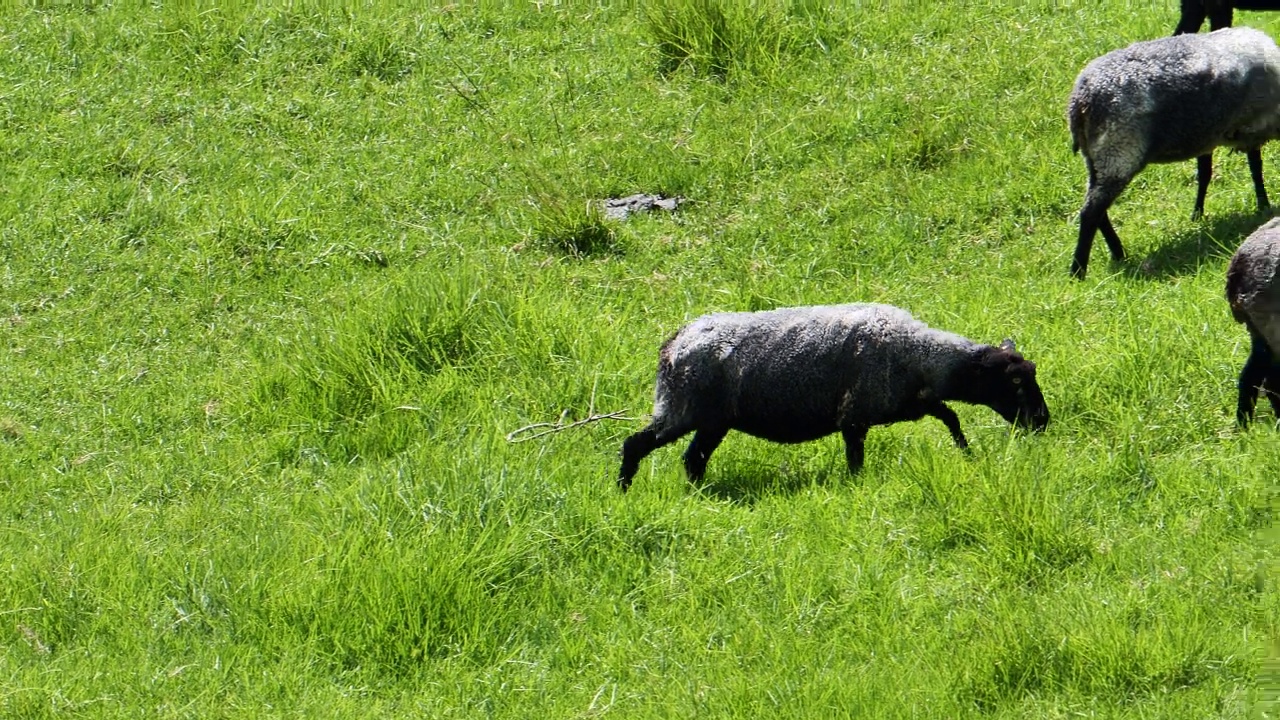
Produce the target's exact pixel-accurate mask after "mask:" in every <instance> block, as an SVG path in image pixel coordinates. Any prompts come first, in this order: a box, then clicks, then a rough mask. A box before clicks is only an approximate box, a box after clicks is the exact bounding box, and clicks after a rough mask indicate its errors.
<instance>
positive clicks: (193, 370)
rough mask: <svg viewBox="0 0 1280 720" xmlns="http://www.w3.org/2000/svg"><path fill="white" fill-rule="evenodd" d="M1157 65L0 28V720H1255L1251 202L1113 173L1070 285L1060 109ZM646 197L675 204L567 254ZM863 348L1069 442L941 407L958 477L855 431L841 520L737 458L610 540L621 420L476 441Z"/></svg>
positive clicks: (519, 14)
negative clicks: (974, 355) (715, 360)
mask: <svg viewBox="0 0 1280 720" xmlns="http://www.w3.org/2000/svg"><path fill="white" fill-rule="evenodd" d="M1175 14H1176V13H1175V8H1173V7H1168V8H1155V9H1153V8H1144V9H1141V10H1139V9H1137V8H1134V7H1131V6H1130V5H1129V4H1125V3H1107V4H1103V5H1098V4H1096V3H1062V2H1036V3H1030V4H1026V3H1024V4H1020V5H1013V4H1008V3H996V2H985V1H975V2H969V3H961V4H886V3H867V4H863V5H861V6H855V7H850V8H845V9H838V10H837V9H830V8H828V7H826V6H823V7H819V6H817V5H814V4H812V3H803V2H789V3H783V2H778V3H769V4H766V5H765V6H762V7H761V8H753V7H749V6H748V5H747V4H742V3H730V2H711V1H710V0H707V1H705V2H701V1H700V2H674V1H672V2H660V3H648V4H644V5H643V6H642V7H639V8H624V7H616V8H614V7H603V6H590V7H588V6H572V5H559V6H552V5H548V4H546V3H542V4H528V5H521V6H518V7H517V6H510V7H502V8H498V7H487V6H486V7H484V8H479V9H472V8H469V7H464V6H461V5H451V6H445V7H442V8H432V9H429V10H422V9H417V10H413V11H408V10H404V9H398V8H394V7H391V6H379V7H376V8H366V9H364V10H361V11H359V12H357V11H340V10H305V9H298V8H285V7H271V6H264V7H248V6H246V7H244V8H239V9H226V8H212V7H209V8H196V7H192V8H168V7H165V8H152V7H150V6H148V7H141V6H131V5H129V6H126V5H123V4H109V3H88V4H85V3H76V4H45V5H41V6H38V7H35V8H30V9H24V10H19V9H15V10H10V11H7V13H6V14H5V16H4V19H5V22H4V23H0V40H2V41H3V43H4V46H5V48H6V52H4V53H0V80H3V83H0V87H3V89H0V165H2V166H3V169H4V183H3V185H2V187H0V218H2V219H3V222H0V333H2V334H3V342H4V345H5V348H4V353H5V356H4V358H5V359H4V362H0V388H3V390H2V391H0V403H3V404H2V405H0V514H2V515H3V517H4V522H3V523H0V547H2V548H3V549H4V558H5V563H6V565H5V569H4V577H5V581H4V582H0V647H3V651H0V715H4V716H13V717H53V716H59V717H61V716H66V715H73V716H74V715H86V716H110V717H119V716H134V715H138V714H154V715H157V716H184V717H185V716H201V717H208V716H220V715H223V716H237V717H239V716H250V715H252V716H257V715H289V716H295V715H305V716H366V717H453V716H466V717H470V716H493V717H512V718H517V717H518V718H524V717H529V716H539V715H541V716H546V717H572V716H594V715H605V714H625V715H628V716H638V717H671V716H680V717H688V716H713V717H736V716H741V717H806V718H807V717H840V716H847V717H981V716H992V717H1009V718H1013V717H1070V716H1078V715H1084V716H1094V717H1196V718H1199V717H1246V716H1250V712H1251V710H1252V709H1256V710H1257V711H1258V712H1264V711H1265V708H1263V707H1261V706H1260V705H1259V707H1258V708H1254V706H1255V704H1257V701H1259V700H1262V699H1265V698H1267V697H1269V695H1268V692H1269V691H1268V690H1267V689H1266V685H1265V683H1266V680H1265V678H1267V677H1270V676H1271V675H1274V672H1271V674H1270V675H1268V674H1267V670H1266V668H1268V667H1270V666H1269V665H1268V664H1267V662H1265V661H1264V658H1265V657H1267V655H1268V653H1269V652H1270V653H1271V654H1272V655H1274V647H1275V644H1274V642H1273V639H1274V637H1275V634H1276V629H1277V628H1276V617H1277V615H1276V611H1277V606H1276V600H1275V597H1276V595H1275V592H1274V588H1273V582H1272V579H1271V577H1270V575H1271V573H1270V568H1272V567H1273V566H1274V562H1275V560H1274V552H1273V548H1274V538H1273V535H1274V533H1273V532H1270V530H1271V526H1272V512H1273V493H1274V489H1273V488H1274V484H1275V478H1276V477H1277V476H1278V475H1280V433H1277V432H1275V431H1274V430H1273V429H1272V428H1271V427H1270V425H1271V424H1272V420H1273V419H1272V418H1271V417H1270V414H1269V411H1268V410H1266V409H1264V410H1262V411H1261V412H1260V417H1261V420H1262V421H1261V422H1259V423H1258V424H1257V425H1256V426H1255V427H1254V428H1253V429H1251V430H1249V431H1248V432H1240V431H1237V430H1236V429H1235V428H1234V423H1233V421H1234V416H1233V411H1234V401H1235V398H1234V392H1235V390H1234V382H1235V377H1236V375H1237V374H1238V372H1239V369H1240V365H1241V363H1243V361H1244V358H1245V356H1246V354H1247V334H1246V333H1245V332H1244V331H1243V330H1242V328H1240V327H1239V326H1237V325H1235V324H1234V323H1233V322H1232V320H1231V318H1230V315H1229V312H1228V311H1227V307H1226V303H1225V301H1224V299H1223V296H1222V295H1223V293H1222V288H1223V284H1224V272H1225V265H1226V261H1227V258H1228V257H1229V256H1230V253H1231V251H1232V248H1233V247H1234V244H1236V243H1238V242H1239V240H1240V238H1241V237H1242V236H1243V234H1245V233H1247V232H1248V231H1249V230H1250V229H1251V228H1252V226H1253V225H1255V224H1256V222H1257V221H1258V220H1259V219H1258V218H1255V217H1254V216H1253V214H1252V211H1251V208H1252V202H1253V201H1252V188H1251V186H1250V184H1249V182H1248V173H1247V170H1246V167H1245V162H1244V159H1243V157H1240V156H1236V155H1231V154H1226V153H1220V154H1219V156H1218V158H1217V162H1218V164H1219V166H1220V167H1219V168H1218V169H1217V172H1216V173H1215V180H1214V188H1213V189H1212V191H1211V192H1210V198H1209V201H1208V208H1207V210H1208V213H1207V217H1206V219H1205V220H1204V221H1201V222H1192V221H1190V220H1188V219H1187V216H1188V213H1189V210H1190V205H1191V201H1192V199H1193V197H1194V169H1193V166H1192V164H1190V163H1188V164H1186V165H1171V166H1161V167H1153V168H1150V169H1148V170H1147V171H1145V172H1144V173H1143V174H1142V175H1141V176H1139V178H1138V179H1137V180H1136V181H1135V183H1134V184H1133V186H1132V187H1131V188H1130V189H1129V190H1127V191H1126V193H1125V195H1124V196H1123V197H1122V198H1121V199H1120V200H1119V202H1118V203H1117V204H1116V206H1115V210H1114V212H1113V217H1114V218H1115V221H1116V223H1117V225H1118V227H1119V229H1120V232H1121V233H1122V234H1123V235H1124V237H1125V240H1126V244H1127V246H1128V248H1129V250H1130V252H1131V254H1132V256H1133V257H1132V260H1131V261H1130V263H1129V264H1127V265H1123V266H1109V265H1108V264H1107V262H1106V261H1105V259H1104V258H1103V256H1102V255H1101V250H1100V249H1099V251H1098V253H1096V254H1095V257H1094V261H1093V267H1092V268H1091V273H1090V278H1089V280H1088V281H1087V282H1083V283H1078V282H1073V281H1071V280H1069V279H1068V277H1067V267H1068V263H1069V253H1070V250H1071V248H1072V246H1073V237H1074V216H1075V213H1076V211H1077V210H1078V207H1079V203H1080V202H1081V201H1082V199H1083V186H1084V168H1083V164H1082V162H1081V160H1080V158H1079V157H1078V156H1074V155H1073V154H1072V153H1071V152H1070V140H1069V137H1068V135H1067V131H1066V127H1065V121H1064V119H1063V107H1064V103H1065V97H1066V93H1067V92H1068V90H1069V88H1070V85H1071V82H1072V81H1073V79H1074V77H1075V74H1076V72H1077V71H1078V70H1079V68H1080V67H1083V65H1084V64H1085V63H1086V62H1087V61H1088V60H1089V59H1091V58H1093V57H1095V56H1096V55H1099V54H1101V53H1103V52H1105V51H1107V50H1110V49H1113V48H1114V47H1117V46H1120V45H1124V44H1127V43H1129V42H1131V41H1133V40H1135V39H1139V38H1145V37H1154V36H1157V35H1163V34H1167V33H1168V32H1169V31H1170V30H1171V28H1172V26H1173V24H1174V22H1175ZM1239 17H1240V22H1242V23H1249V24H1253V25H1255V26H1259V27H1262V28H1264V29H1265V28H1268V27H1280V26H1276V25H1275V23H1277V22H1280V15H1271V14H1261V13H1259V14H1253V13H1240V14H1239ZM637 192H645V193H655V194H662V195H665V196H674V195H680V196H683V197H685V198H686V199H687V202H686V203H685V204H683V205H682V206H681V208H680V209H679V211H677V212H675V213H651V214H645V215H637V216H633V217H631V218H629V219H627V220H625V221H613V220H604V219H603V218H602V217H601V216H600V215H599V213H598V208H599V202H600V201H601V200H602V199H604V198H608V197H619V196H625V195H628V194H631V193H637ZM849 301H878V302H889V303H894V304H898V305H901V306H904V307H907V308H909V309H911V310H912V311H913V312H914V313H915V314H916V315H917V316H918V317H920V318H921V319H922V320H924V321H926V322H928V323H929V324H931V325H934V326H937V327H943V328H946V329H949V330H953V331H956V332H959V333H962V334H964V335H966V336H969V337H972V338H974V339H977V340H982V341H986V342H998V341H1000V340H1001V339H1003V338H1005V337H1009V336H1012V337H1014V338H1015V339H1016V340H1017V343H1018V346H1019V348H1020V349H1022V350H1023V351H1024V352H1025V353H1026V354H1027V356H1028V357H1030V358H1031V359H1032V360H1034V361H1035V362H1036V363H1037V364H1038V366H1039V374H1040V380H1041V384H1042V386H1043V388H1044V392H1045V395H1046V397H1047V400H1048V403H1049V405H1050V409H1051V411H1052V413H1053V422H1052V424H1051V425H1050V427H1049V429H1048V431H1047V432H1046V433H1044V434H1043V435H1038V436H1028V435H1023V434H1019V433H1011V432H1010V431H1009V429H1008V427H1007V425H1006V424H1005V423H1004V422H1003V421H1002V420H1000V419H999V418H998V417H997V416H995V415H994V414H993V413H991V412H990V411H989V410H987V409H985V408H973V407H964V406H960V407H957V411H958V412H959V414H960V418H961V422H962V423H963V425H964V428H965V431H966V434H967V435H968V436H969V438H970V440H971V442H972V444H973V452H972V454H970V455H965V454H963V453H960V452H959V451H957V450H956V449H955V447H954V446H953V445H952V443H951V441H950V439H949V437H948V435H947V432H946V430H945V429H944V428H943V427H942V426H941V425H940V424H939V423H936V422H934V421H931V420H924V421H921V422H918V423H908V424H902V425H898V426H894V427H890V428H876V429H875V430H873V431H872V433H871V435H870V437H869V439H868V443H867V466H866V469H865V471H864V472H863V473H862V474H860V475H859V476H858V477H856V478H850V477H848V476H847V474H846V472H845V470H844V463H843V456H842V450H841V447H840V443H839V440H838V438H834V437H833V438H829V439H826V440H823V441H819V442H814V443H809V444H803V445H793V446H781V445H774V444H770V443H765V442H762V441H758V440H755V439H752V438H749V437H746V436H743V435H740V434H733V435H731V436H730V437H729V438H728V439H727V440H726V441H725V443H724V445H723V446H722V447H721V449H720V450H719V451H718V452H717V453H716V455H715V457H714V458H712V461H711V464H710V467H709V469H708V474H707V477H706V479H705V480H704V482H703V483H702V484H700V485H698V486H690V485H689V484H688V482H687V481H686V480H685V479H684V477H683V476H682V473H681V463H680V458H679V455H680V453H681V452H682V450H683V448H682V447H680V446H678V445H677V446H672V447H670V448H664V449H663V450H660V451H658V452H656V453H654V454H653V455H652V456H651V457H650V458H648V459H647V460H646V461H645V462H644V463H643V464H642V466H641V468H640V473H639V475H638V476H637V477H636V481H635V485H634V487H633V489H632V491H631V492H630V493H629V494H628V495H626V496H623V495H620V494H618V493H617V491H616V489H615V486H614V482H613V478H614V476H615V475H616V472H617V464H618V457H617V451H618V449H619V447H620V444H621V441H622V439H623V438H624V437H625V436H626V435H627V434H628V433H630V432H634V430H635V429H637V428H638V427H640V426H641V422H642V421H634V422H619V421H600V422H593V423H588V424H585V425H582V426H578V427H575V428H574V429H572V430H567V431H564V432H559V433H554V434H551V435H548V436H545V437H543V438H540V439H537V440H535V441H531V442H523V443H510V442H508V441H507V439H506V437H507V434H508V433H509V432H511V431H512V430H515V429H517V428H520V427H523V426H526V425H529V424H532V423H539V422H548V423H552V422H557V421H564V422H565V423H569V422H573V421H575V420H580V419H584V418H587V417H589V416H590V415H592V414H595V413H607V412H612V411H625V412H626V414H627V415H628V416H631V417H640V416H643V415H644V414H645V413H647V412H648V411H649V409H650V403H651V402H652V397H653V376H654V372H655V369H656V363H657V351H658V347H659V346H660V344H661V343H662V341H663V340H664V339H665V338H667V337H668V336H669V335H670V333H672V332H674V331H675V330H676V329H677V328H679V327H680V326H681V325H682V324H683V323H685V322H687V321H688V320H689V319H691V318H693V317H696V316H698V315H701V314H703V313H706V312H710V311H715V310H749V309H764V308H771V307H776V306H779V305H798V304H807V303H827V302H849ZM1260 678H1262V679H1260ZM1271 696H1272V697H1273V696H1274V693H1272V694H1271ZM1272 712H1274V710H1272Z"/></svg>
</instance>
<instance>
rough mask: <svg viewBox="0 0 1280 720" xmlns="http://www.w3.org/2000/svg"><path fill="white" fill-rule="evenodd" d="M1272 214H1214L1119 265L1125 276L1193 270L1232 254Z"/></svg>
mask: <svg viewBox="0 0 1280 720" xmlns="http://www.w3.org/2000/svg"><path fill="white" fill-rule="evenodd" d="M1271 217H1272V213H1271V212H1248V213H1231V214H1228V215H1222V216H1220V217H1215V218H1213V219H1211V220H1207V221H1205V222H1201V223H1200V224H1199V225H1197V226H1196V227H1195V228H1193V229H1190V230H1187V231H1185V232H1180V233H1177V234H1176V235H1174V236H1172V237H1171V238H1169V239H1168V240H1167V241H1165V242H1162V243H1161V244H1160V245H1159V246H1158V247H1156V249H1155V251H1154V252H1152V253H1151V254H1150V255H1148V256H1147V257H1145V258H1143V259H1142V261H1141V262H1138V263H1134V262H1133V260H1132V258H1131V259H1130V260H1129V262H1126V263H1124V264H1123V265H1122V266H1121V268H1120V269H1121V271H1122V272H1123V273H1124V274H1125V275H1126V276H1128V277H1131V278H1135V279H1141V280H1167V279H1169V278H1171V277H1175V276H1178V275H1185V274H1188V273H1191V272H1194V271H1195V270H1196V269H1197V268H1199V267H1200V266H1201V265H1202V264H1203V263H1204V262H1205V261H1206V260H1209V259H1214V258H1228V257H1231V255H1232V254H1233V253H1235V251H1236V248H1238V247H1239V246H1240V243H1241V241H1243V240H1244V238H1245V237H1246V236H1248V235H1249V233H1251V232H1253V231H1254V230H1256V229H1257V228H1258V226H1259V225H1261V224H1262V223H1264V222H1266V221H1267V220H1270V219H1271Z"/></svg>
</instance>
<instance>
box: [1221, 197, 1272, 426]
mask: <svg viewBox="0 0 1280 720" xmlns="http://www.w3.org/2000/svg"><path fill="white" fill-rule="evenodd" d="M1227 302H1229V303H1231V315H1232V317H1234V318H1235V319H1236V321H1237V322H1241V323H1244V325H1245V327H1247V328H1248V329H1249V338H1250V340H1251V341H1252V348H1251V349H1250V352H1249V359H1248V360H1246V361H1245V363H1244V369H1243V370H1242V371H1241V372H1240V381H1239V383H1238V388H1239V396H1238V399H1237V402H1236V422H1237V423H1239V424H1240V426H1241V427H1244V426H1245V425H1248V424H1249V421H1250V420H1252V419H1253V408H1254V405H1255V404H1256V403H1257V402H1258V392H1259V391H1262V392H1264V393H1265V394H1266V396H1267V399H1268V400H1270V401H1271V409H1272V410H1274V411H1275V413H1276V416H1277V418H1280V394H1277V393H1280V358H1278V357H1277V355H1276V350H1277V349H1280V218H1275V219H1273V220H1271V221H1269V222H1267V223H1265V224H1263V225H1262V227H1259V228H1258V229H1257V230H1255V231H1253V234H1252V235H1250V236H1249V237H1248V238H1246V239H1245V241H1244V243H1243V244H1241V245H1240V248H1239V249H1238V250H1236V254H1235V255H1234V256H1233V257H1232V258H1231V266H1230V267H1229V268H1228V269H1227Z"/></svg>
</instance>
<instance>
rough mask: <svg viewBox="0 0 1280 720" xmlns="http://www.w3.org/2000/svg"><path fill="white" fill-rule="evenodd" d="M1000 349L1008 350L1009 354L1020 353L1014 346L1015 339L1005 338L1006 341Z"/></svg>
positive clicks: (1001, 344)
mask: <svg viewBox="0 0 1280 720" xmlns="http://www.w3.org/2000/svg"><path fill="white" fill-rule="evenodd" d="M1000 349H1001V350H1008V351H1009V352H1017V351H1018V347H1017V346H1016V345H1014V344H1013V338H1005V339H1004V342H1002V343H1000Z"/></svg>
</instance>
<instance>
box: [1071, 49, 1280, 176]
mask: <svg viewBox="0 0 1280 720" xmlns="http://www.w3.org/2000/svg"><path fill="white" fill-rule="evenodd" d="M1067 119H1068V122H1069V123H1070V126H1071V136H1072V139H1073V140H1074V142H1075V145H1076V146H1077V147H1078V148H1079V149H1080V150H1081V151H1082V152H1083V153H1084V155H1085V157H1086V158H1087V159H1089V160H1090V161H1091V162H1092V163H1093V168H1094V170H1095V171H1096V172H1097V173H1098V174H1099V176H1100V179H1112V178H1124V180H1125V182H1127V181H1128V179H1129V178H1131V177H1132V176H1134V175H1136V174H1137V173H1138V171H1139V170H1141V169H1142V167H1143V166H1145V165H1146V164H1148V163H1162V162H1174V161H1179V160H1189V159H1191V158H1194V157H1197V156H1200V155H1204V154H1207V153H1209V152H1211V151H1212V150H1213V149H1214V148H1215V147H1219V146H1227V147H1231V148H1236V149H1238V150H1248V149H1252V148H1257V147H1259V146H1260V145H1262V144H1263V143H1265V142H1267V141H1268V140H1272V139H1274V138H1276V137H1277V135H1280V49H1277V48H1276V44H1275V42H1273V41H1272V40H1271V38H1269V37H1267V35H1266V34H1265V33H1262V32H1260V31H1258V30H1254V29H1253V28H1246V27H1238V28H1229V29H1225V30H1218V31H1215V32H1212V33H1207V34H1203V35H1199V34H1197V35H1176V36H1174V37H1167V38H1160V39H1158V40H1149V41H1145V42H1139V43H1134V44H1133V45H1130V46H1129V47H1127V48H1123V49H1120V50H1116V51H1114V52H1110V53H1107V54H1106V55H1103V56H1102V57H1100V58H1097V59H1096V60H1094V61H1093V62H1091V63H1089V64H1088V65H1087V66H1085V69H1084V70H1083V71H1082V72H1081V73H1080V76H1079V77H1078V78H1077V79H1076V83H1075V87H1074V88H1073V89H1072V91H1071V98H1070V100H1069V101H1068V104H1067Z"/></svg>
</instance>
